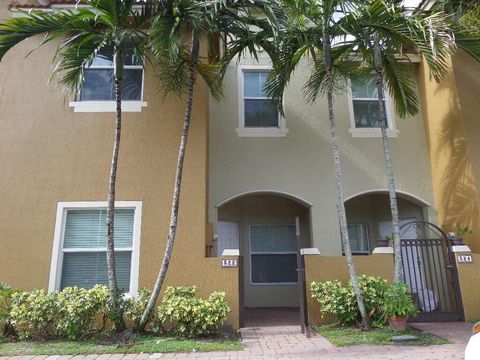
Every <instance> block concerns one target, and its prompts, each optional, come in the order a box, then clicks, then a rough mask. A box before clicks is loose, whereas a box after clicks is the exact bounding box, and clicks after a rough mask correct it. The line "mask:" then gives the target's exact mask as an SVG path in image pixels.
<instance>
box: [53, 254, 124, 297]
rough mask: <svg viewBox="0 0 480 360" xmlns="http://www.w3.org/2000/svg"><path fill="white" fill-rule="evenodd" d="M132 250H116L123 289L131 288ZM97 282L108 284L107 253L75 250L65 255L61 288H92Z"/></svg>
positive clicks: (118, 280) (120, 282) (120, 287)
mask: <svg viewBox="0 0 480 360" xmlns="http://www.w3.org/2000/svg"><path fill="white" fill-rule="evenodd" d="M131 258H132V252H131V251H122V252H119V251H117V252H115V270H116V275H117V285H118V288H119V289H120V290H122V291H126V292H128V291H129V288H130V267H131V266H130V265H131ZM96 284H102V285H108V274H107V253H106V252H105V251H102V252H73V253H65V254H64V255H63V268H62V278H61V283H60V289H64V288H66V287H69V286H78V287H81V288H84V289H90V288H92V287H94V286H95V285H96Z"/></svg>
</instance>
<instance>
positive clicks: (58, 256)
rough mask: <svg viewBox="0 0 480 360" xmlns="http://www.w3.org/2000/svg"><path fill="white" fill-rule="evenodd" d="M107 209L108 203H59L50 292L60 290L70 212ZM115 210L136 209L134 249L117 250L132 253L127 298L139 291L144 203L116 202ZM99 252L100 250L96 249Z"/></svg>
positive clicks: (49, 282)
mask: <svg viewBox="0 0 480 360" xmlns="http://www.w3.org/2000/svg"><path fill="white" fill-rule="evenodd" d="M106 208H107V202H106V201H78V202H59V203H58V204H57V216H56V220H55V231H54V235H53V247H52V258H51V264H50V276H49V281H48V292H49V293H52V292H55V291H59V290H60V282H61V274H62V265H63V256H62V254H63V241H64V237H65V220H66V218H67V211H68V210H78V209H85V210H87V209H91V210H103V209H106ZM115 208H118V209H134V218H133V239H132V247H131V248H129V249H122V248H116V249H115V250H116V251H131V252H132V259H131V265H130V266H131V267H130V291H129V292H128V293H127V294H126V296H127V297H129V296H135V295H136V294H137V291H138V274H139V264H140V236H141V232H140V229H141V222H142V202H141V201H116V202H115ZM100 250H101V249H100ZM95 251H99V249H95Z"/></svg>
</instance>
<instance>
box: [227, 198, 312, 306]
mask: <svg viewBox="0 0 480 360" xmlns="http://www.w3.org/2000/svg"><path fill="white" fill-rule="evenodd" d="M296 216H298V217H299V220H300V240H301V244H302V246H301V247H302V248H305V247H310V218H309V216H310V215H309V211H308V209H307V208H306V207H305V206H303V205H300V204H298V203H296V202H294V201H292V200H289V199H286V198H283V197H279V196H272V195H252V196H247V197H243V198H240V199H237V200H233V201H232V202H230V203H228V204H226V205H224V206H222V207H221V208H220V209H219V210H218V218H219V220H229V221H235V222H237V223H238V229H239V245H240V254H241V255H243V289H244V292H243V294H244V305H245V307H272V306H281V307H288V306H298V305H299V304H298V285H296V284H295V285H287V284H284V285H260V284H257V285H251V284H250V271H251V270H250V256H249V254H250V240H249V236H250V235H249V234H250V233H249V226H250V225H252V224H291V225H294V224H295V217H296Z"/></svg>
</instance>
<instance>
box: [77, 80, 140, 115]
mask: <svg viewBox="0 0 480 360" xmlns="http://www.w3.org/2000/svg"><path fill="white" fill-rule="evenodd" d="M142 88H143V85H142ZM142 91H143V89H142ZM147 105H148V104H147V103H146V102H144V101H122V112H141V111H142V108H144V107H147ZM69 106H70V107H73V112H78V113H85V112H98V113H105V112H108V113H113V112H116V110H117V104H116V102H115V101H70V103H69Z"/></svg>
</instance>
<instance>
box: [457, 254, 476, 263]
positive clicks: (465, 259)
mask: <svg viewBox="0 0 480 360" xmlns="http://www.w3.org/2000/svg"><path fill="white" fill-rule="evenodd" d="M457 259H458V262H459V263H471V262H473V258H472V256H471V255H458V258H457Z"/></svg>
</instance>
